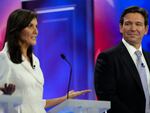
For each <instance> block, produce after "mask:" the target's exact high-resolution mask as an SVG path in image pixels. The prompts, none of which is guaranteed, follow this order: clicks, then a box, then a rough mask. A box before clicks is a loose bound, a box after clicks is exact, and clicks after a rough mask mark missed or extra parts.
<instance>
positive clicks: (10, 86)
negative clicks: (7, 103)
mask: <svg viewBox="0 0 150 113" xmlns="http://www.w3.org/2000/svg"><path fill="white" fill-rule="evenodd" d="M15 89H16V88H15V85H14V84H6V83H5V85H4V87H3V88H0V90H1V91H3V93H4V94H7V95H11V94H12V93H13V92H14V91H15Z"/></svg>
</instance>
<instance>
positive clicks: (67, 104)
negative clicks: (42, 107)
mask: <svg viewBox="0 0 150 113" xmlns="http://www.w3.org/2000/svg"><path fill="white" fill-rule="evenodd" d="M68 108H89V109H99V110H100V111H106V110H108V109H110V102H109V101H96V100H78V99H68V100H66V101H64V102H63V103H61V104H59V105H57V106H56V107H54V108H52V109H51V110H50V111H49V112H48V113H57V112H60V111H62V110H64V109H68Z"/></svg>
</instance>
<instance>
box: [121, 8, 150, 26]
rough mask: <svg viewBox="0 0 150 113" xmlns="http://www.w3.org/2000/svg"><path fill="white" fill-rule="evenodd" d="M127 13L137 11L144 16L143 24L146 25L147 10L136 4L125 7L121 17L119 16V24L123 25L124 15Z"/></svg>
mask: <svg viewBox="0 0 150 113" xmlns="http://www.w3.org/2000/svg"><path fill="white" fill-rule="evenodd" d="M128 13H139V14H141V15H142V16H143V17H144V24H145V26H147V25H148V12H147V11H146V10H145V9H144V8H141V7H138V6H130V7H128V8H127V9H125V10H124V12H123V13H122V15H121V17H120V24H121V25H123V22H124V16H125V15H126V14H128Z"/></svg>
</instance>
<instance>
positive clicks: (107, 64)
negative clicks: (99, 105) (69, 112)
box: [94, 42, 150, 113]
mask: <svg viewBox="0 0 150 113" xmlns="http://www.w3.org/2000/svg"><path fill="white" fill-rule="evenodd" d="M143 54H144V57H145V59H146V62H147V64H148V67H149V69H150V54H149V53H147V52H144V51H143ZM94 75H95V79H94V82H95V90H96V95H97V97H98V99H99V100H108V101H111V110H109V111H108V113H145V103H146V100H145V95H144V91H143V88H142V84H141V80H140V77H139V74H138V71H137V69H136V66H135V64H134V62H133V60H132V58H131V57H130V54H129V52H128V51H127V49H126V47H125V46H124V44H123V43H122V42H121V43H120V44H119V45H118V46H117V47H114V48H112V49H110V50H108V51H105V52H102V53H101V54H100V55H99V56H98V58H97V62H96V66H95V72H94Z"/></svg>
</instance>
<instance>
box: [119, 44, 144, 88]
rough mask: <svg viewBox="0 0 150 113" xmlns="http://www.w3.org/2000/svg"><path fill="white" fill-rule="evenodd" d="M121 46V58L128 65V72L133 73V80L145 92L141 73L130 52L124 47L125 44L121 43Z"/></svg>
mask: <svg viewBox="0 0 150 113" xmlns="http://www.w3.org/2000/svg"><path fill="white" fill-rule="evenodd" d="M119 46H120V47H121V53H120V56H121V58H122V60H123V62H124V64H125V65H126V67H127V70H129V72H130V73H131V76H133V79H134V80H135V81H136V83H137V84H138V86H139V87H140V89H141V90H142V91H143V87H142V83H141V79H140V76H139V73H138V71H137V69H136V66H135V64H134V62H133V60H132V58H131V56H130V54H129V52H128V50H127V49H126V47H125V46H124V44H123V43H122V42H121V43H120V45H119Z"/></svg>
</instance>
